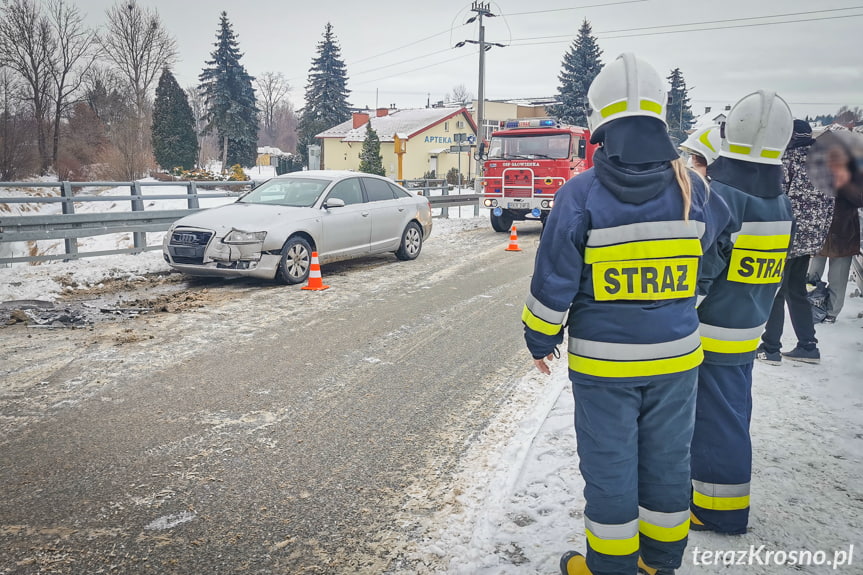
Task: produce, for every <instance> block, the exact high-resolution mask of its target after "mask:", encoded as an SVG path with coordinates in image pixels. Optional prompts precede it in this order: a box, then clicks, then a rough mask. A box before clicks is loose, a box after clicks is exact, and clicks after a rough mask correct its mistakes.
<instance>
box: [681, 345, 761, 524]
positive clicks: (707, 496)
mask: <svg viewBox="0 0 863 575" xmlns="http://www.w3.org/2000/svg"><path fill="white" fill-rule="evenodd" d="M751 418H752V363H751V362H749V363H747V364H744V365H712V364H708V363H703V364H702V365H701V367H699V370H698V399H697V401H696V410H695V433H694V435H693V437H692V512H693V514H694V515H695V517H696V518H697V519H698V520H700V521H701V522H702V523H703V524H704V525H705V526H706V527H707V528H709V529H711V530H713V531H718V532H721V533H728V534H741V533H745V532H746V526H747V524H748V522H749V482H750V479H751V477H752V442H751V440H750V437H749V422H750V420H751Z"/></svg>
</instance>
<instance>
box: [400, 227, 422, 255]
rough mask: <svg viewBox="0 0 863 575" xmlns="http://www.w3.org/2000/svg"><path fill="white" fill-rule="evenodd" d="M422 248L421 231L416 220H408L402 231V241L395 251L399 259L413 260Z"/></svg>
mask: <svg viewBox="0 0 863 575" xmlns="http://www.w3.org/2000/svg"><path fill="white" fill-rule="evenodd" d="M422 248H423V233H422V230H421V229H420V227H419V225H417V223H416V222H410V223H409V224H408V225H407V227H406V228H405V231H404V232H403V233H402V243H401V245H400V246H399V249H398V251H397V252H396V257H397V258H399V259H400V260H414V259H416V257H417V256H418V255H420V251H421V250H422Z"/></svg>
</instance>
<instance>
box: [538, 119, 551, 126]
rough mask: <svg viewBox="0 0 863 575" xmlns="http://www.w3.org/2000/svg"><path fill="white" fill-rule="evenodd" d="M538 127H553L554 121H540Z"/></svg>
mask: <svg viewBox="0 0 863 575" xmlns="http://www.w3.org/2000/svg"><path fill="white" fill-rule="evenodd" d="M539 125H540V126H543V127H545V126H554V125H555V122H554V120H542V121H540V123H539Z"/></svg>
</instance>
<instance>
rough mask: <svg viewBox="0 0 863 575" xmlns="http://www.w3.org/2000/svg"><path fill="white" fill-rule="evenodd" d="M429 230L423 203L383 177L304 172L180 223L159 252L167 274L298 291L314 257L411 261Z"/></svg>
mask: <svg viewBox="0 0 863 575" xmlns="http://www.w3.org/2000/svg"><path fill="white" fill-rule="evenodd" d="M431 230H432V217H431V205H430V204H429V201H428V198H425V197H423V196H417V195H415V194H414V193H412V192H410V191H408V190H406V189H404V188H402V187H401V186H399V185H397V184H396V183H395V182H393V181H392V180H390V179H388V178H384V177H381V176H375V175H372V174H363V173H357V172H341V171H329V170H318V171H305V172H293V173H289V174H284V175H282V176H277V177H275V178H272V179H270V180H268V181H266V182H264V183H263V184H261V185H260V186H258V187H257V188H255V189H253V190H252V191H250V192H248V193H247V194H245V195H243V196H241V197H240V198H239V199H238V200H237V201H236V202H234V203H232V204H228V205H225V206H220V207H218V208H210V209H207V210H201V211H200V212H196V213H194V214H192V215H189V216H186V217H184V218H180V219H179V220H177V221H176V222H174V224H173V225H172V226H171V228H170V229H169V230H168V233H167V234H165V240H164V242H163V245H162V252H163V254H164V256H165V261H167V262H168V264H169V265H170V266H171V267H172V268H173V269H175V270H178V271H181V272H183V273H186V274H190V275H197V276H226V277H238V276H244V277H257V278H265V279H279V280H281V281H283V282H285V283H288V284H297V283H302V282H304V281H306V279H307V278H308V275H309V267H310V265H311V255H312V252H317V253H318V259H319V260H320V263H321V264H325V263H328V262H334V261H338V260H344V259H349V258H356V257H361V256H367V255H370V254H379V253H386V252H393V253H394V254H395V255H396V257H397V258H398V259H400V260H412V259H415V258H416V257H417V256H418V255H419V254H420V251H421V250H422V245H423V241H424V240H425V239H426V238H428V236H429V234H430V233H431Z"/></svg>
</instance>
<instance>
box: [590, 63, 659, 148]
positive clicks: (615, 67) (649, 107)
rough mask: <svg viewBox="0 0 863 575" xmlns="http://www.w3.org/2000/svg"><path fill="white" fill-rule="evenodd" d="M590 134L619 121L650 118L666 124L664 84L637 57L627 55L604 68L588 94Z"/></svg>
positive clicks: (650, 67) (591, 85) (646, 64)
mask: <svg viewBox="0 0 863 575" xmlns="http://www.w3.org/2000/svg"><path fill="white" fill-rule="evenodd" d="M587 103H588V106H589V109H588V111H587V112H588V115H587V124H588V126H589V127H590V131H591V132H593V133H596V130H597V128H599V127H600V126H602V125H603V124H606V123H608V122H610V121H611V120H617V119H618V118H626V117H628V116H647V117H649V118H656V119H657V120H661V121H662V123H663V124H665V123H666V122H665V106H666V103H667V95H666V91H665V81H664V80H663V79H662V77H661V76H660V75H659V74H658V73H657V72H656V70H655V69H654V68H653V66H651V65H650V64H648V63H647V62H645V61H644V60H642V59H641V58H637V57H636V56H635V54H632V53H629V52H627V53H624V54H621V55H620V56H618V57H617V59H616V60H614V61H613V62H611V63H610V64H608V65H607V66H605V67H604V68H603V69H602V70H601V71H600V72H599V74H597V76H596V78H594V79H593V82H591V84H590V88H588V90H587Z"/></svg>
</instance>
